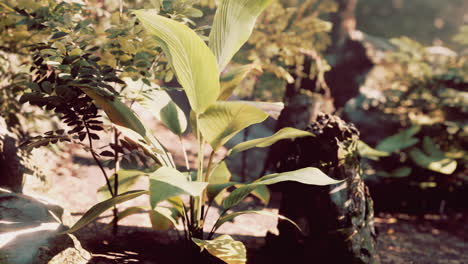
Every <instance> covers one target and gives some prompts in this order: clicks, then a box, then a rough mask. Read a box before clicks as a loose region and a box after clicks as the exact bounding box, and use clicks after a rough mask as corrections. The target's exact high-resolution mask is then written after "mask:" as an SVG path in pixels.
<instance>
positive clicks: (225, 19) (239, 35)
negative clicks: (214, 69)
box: [209, 0, 272, 71]
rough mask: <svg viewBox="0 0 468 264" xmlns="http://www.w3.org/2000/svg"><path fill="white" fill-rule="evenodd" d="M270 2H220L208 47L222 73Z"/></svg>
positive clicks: (242, 0) (225, 0)
mask: <svg viewBox="0 0 468 264" xmlns="http://www.w3.org/2000/svg"><path fill="white" fill-rule="evenodd" d="M271 2H272V0H223V1H221V3H220V5H219V6H218V9H217V10H216V14H215V17H214V21H213V28H212V29H211V32H210V36H209V38H210V41H209V45H210V48H211V50H212V51H213V53H214V54H215V56H216V58H217V60H218V66H219V70H220V71H222V70H223V69H224V68H225V67H226V65H227V64H228V63H229V61H230V60H231V59H232V57H233V56H234V54H235V53H236V52H237V51H238V50H239V49H240V48H241V47H242V45H244V43H245V42H246V41H247V40H248V39H249V37H250V35H251V34H252V30H253V28H254V26H255V22H256V20H257V17H258V16H259V15H260V13H262V11H263V10H264V9H265V8H266V7H267V6H268V5H269V4H270V3H271Z"/></svg>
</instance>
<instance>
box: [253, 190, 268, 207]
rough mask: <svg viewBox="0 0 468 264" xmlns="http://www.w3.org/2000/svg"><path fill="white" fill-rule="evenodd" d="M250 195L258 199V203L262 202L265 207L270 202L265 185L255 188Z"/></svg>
mask: <svg viewBox="0 0 468 264" xmlns="http://www.w3.org/2000/svg"><path fill="white" fill-rule="evenodd" d="M251 194H252V195H253V196H255V197H257V198H258V199H260V201H262V203H263V204H265V205H267V204H268V203H269V202H270V190H269V189H268V187H266V186H265V185H259V186H257V188H255V189H254V190H253V191H252V192H251Z"/></svg>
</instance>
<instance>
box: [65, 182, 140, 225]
mask: <svg viewBox="0 0 468 264" xmlns="http://www.w3.org/2000/svg"><path fill="white" fill-rule="evenodd" d="M147 193H148V191H141V190H138V191H129V192H126V193H122V194H119V195H117V196H114V197H113V198H111V199H109V200H105V201H103V202H100V203H98V204H96V205H94V206H93V207H91V209H89V210H88V211H87V212H86V213H85V214H84V215H83V216H82V217H81V218H80V220H78V221H77V222H76V223H75V224H74V225H73V226H72V227H71V228H70V229H68V230H66V231H65V233H73V232H75V231H77V230H79V229H81V228H82V227H84V226H85V225H87V224H89V223H91V222H92V221H93V220H95V219H96V218H98V217H99V216H100V215H101V214H102V213H104V212H105V211H107V210H109V209H110V208H113V207H114V205H117V204H120V203H123V202H126V201H128V200H132V199H134V198H137V197H138V196H141V195H143V194H147Z"/></svg>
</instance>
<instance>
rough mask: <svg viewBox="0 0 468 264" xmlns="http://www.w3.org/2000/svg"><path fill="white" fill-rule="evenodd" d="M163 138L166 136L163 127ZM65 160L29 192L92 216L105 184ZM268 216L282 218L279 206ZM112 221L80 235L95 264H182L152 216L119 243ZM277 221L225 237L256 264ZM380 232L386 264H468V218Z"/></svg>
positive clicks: (79, 163)
mask: <svg viewBox="0 0 468 264" xmlns="http://www.w3.org/2000/svg"><path fill="white" fill-rule="evenodd" d="M158 129H159V131H161V130H163V129H162V128H161V127H158ZM163 133H164V134H163V135H160V136H161V137H160V138H161V139H165V142H163V143H166V146H167V147H168V148H169V149H170V150H171V151H173V152H174V153H175V155H174V156H175V160H176V162H178V163H180V164H183V156H182V155H181V153H180V148H179V147H178V146H177V145H176V144H174V142H177V141H178V139H177V138H174V137H173V136H172V135H171V134H170V133H169V132H167V131H166V132H163ZM185 141H186V142H187V148H188V152H189V154H191V155H193V153H195V151H194V148H195V144H194V142H193V138H191V137H187V138H185ZM60 153H61V154H60V156H54V157H51V158H49V160H48V162H49V165H50V164H51V163H52V164H54V165H53V166H50V167H52V169H51V171H50V172H49V175H48V178H47V182H46V183H45V184H44V183H38V182H34V180H32V183H30V184H26V186H25V193H26V194H32V195H35V196H42V197H44V196H45V197H46V198H47V199H50V200H53V201H54V202H55V203H57V204H60V205H61V206H62V207H64V208H66V211H68V212H69V214H67V215H65V217H64V223H65V224H68V225H70V224H72V223H73V222H75V221H77V220H78V219H79V217H80V216H81V215H83V213H84V212H86V210H87V209H89V208H90V207H91V206H92V205H94V204H95V203H97V202H98V196H97V192H96V190H97V189H98V188H99V187H101V186H103V185H104V183H105V181H104V178H103V176H102V174H101V173H100V171H99V169H98V167H97V166H95V165H94V163H93V161H92V159H91V157H90V155H89V154H87V153H85V152H84V151H82V150H80V148H79V147H78V146H73V145H69V146H66V147H65V151H64V152H60ZM146 184H147V182H145V181H141V182H138V183H137V186H136V188H145V186H146ZM147 203H148V199H147V197H139V198H138V199H136V200H134V201H129V202H127V203H125V204H123V205H122V207H121V208H124V207H127V206H133V205H146V204H147ZM272 204H273V205H270V208H268V209H267V210H271V211H277V209H275V206H274V205H275V202H274V201H273V203H272ZM243 206H244V207H245V208H244V209H247V208H249V209H251V208H257V207H260V206H261V205H260V203H259V202H258V201H257V200H254V199H253V198H251V199H250V200H249V202H247V203H245V204H244V205H243ZM217 215H218V212H217V210H211V211H210V213H209V216H208V220H207V224H208V225H210V224H213V223H214V220H215V219H216V216H217ZM110 220H111V217H110V212H109V213H106V214H104V215H103V216H102V217H101V218H100V219H99V220H98V221H96V222H94V223H92V224H90V225H88V226H87V227H86V228H84V229H82V230H80V231H79V232H77V233H76V236H77V237H78V239H79V240H80V241H81V243H82V244H83V247H84V248H85V249H87V250H88V251H90V252H92V254H93V259H92V260H90V261H89V263H96V264H97V263H99V264H105V263H143V264H158V263H183V258H184V257H187V256H186V255H184V253H183V252H184V250H181V248H180V243H179V242H178V237H179V236H180V235H181V234H182V231H180V230H181V227H180V226H179V227H178V230H179V231H176V230H173V231H168V232H160V231H159V232H156V231H153V230H151V229H150V227H151V224H150V221H149V217H148V216H147V215H146V214H139V215H133V216H130V217H128V218H126V219H123V220H122V221H121V222H120V225H121V227H120V230H119V234H118V235H117V236H115V237H114V236H112V235H111V230H110V228H109V225H108V224H107V223H108V222H109V221H110ZM276 223H277V222H276V219H273V218H270V217H266V216H259V215H250V216H241V217H238V218H237V219H236V220H235V222H234V223H227V224H225V225H224V226H223V227H222V228H221V229H220V230H219V232H220V233H226V234H231V235H233V236H234V237H235V238H237V239H240V240H242V241H243V242H244V243H245V244H246V245H247V248H248V252H249V256H250V258H249V259H250V260H249V263H261V262H257V261H256V259H258V258H257V257H256V254H259V252H261V250H260V249H261V247H262V245H263V244H264V243H265V239H264V236H265V235H266V233H267V231H271V232H273V233H275V229H276ZM375 224H376V227H377V231H378V243H377V247H378V252H379V256H380V260H381V263H383V264H400V263H401V264H438V263H440V264H442V263H447V264H461V263H467V264H468V243H467V242H468V214H467V213H461V212H460V213H454V214H453V215H450V216H440V215H422V216H411V215H405V214H379V215H378V216H377V217H376V218H375Z"/></svg>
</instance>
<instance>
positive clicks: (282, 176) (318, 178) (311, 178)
mask: <svg viewBox="0 0 468 264" xmlns="http://www.w3.org/2000/svg"><path fill="white" fill-rule="evenodd" d="M285 181H294V182H300V183H303V184H309V185H319V186H324V185H330V184H336V183H339V182H341V181H337V180H334V179H332V178H330V177H328V176H327V175H326V174H325V173H323V172H322V171H321V170H319V169H317V168H312V167H308V168H303V169H299V170H295V171H288V172H282V173H274V174H270V175H266V176H263V177H261V178H260V179H258V180H256V181H255V182H254V183H257V184H265V185H270V184H275V183H279V182H285Z"/></svg>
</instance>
